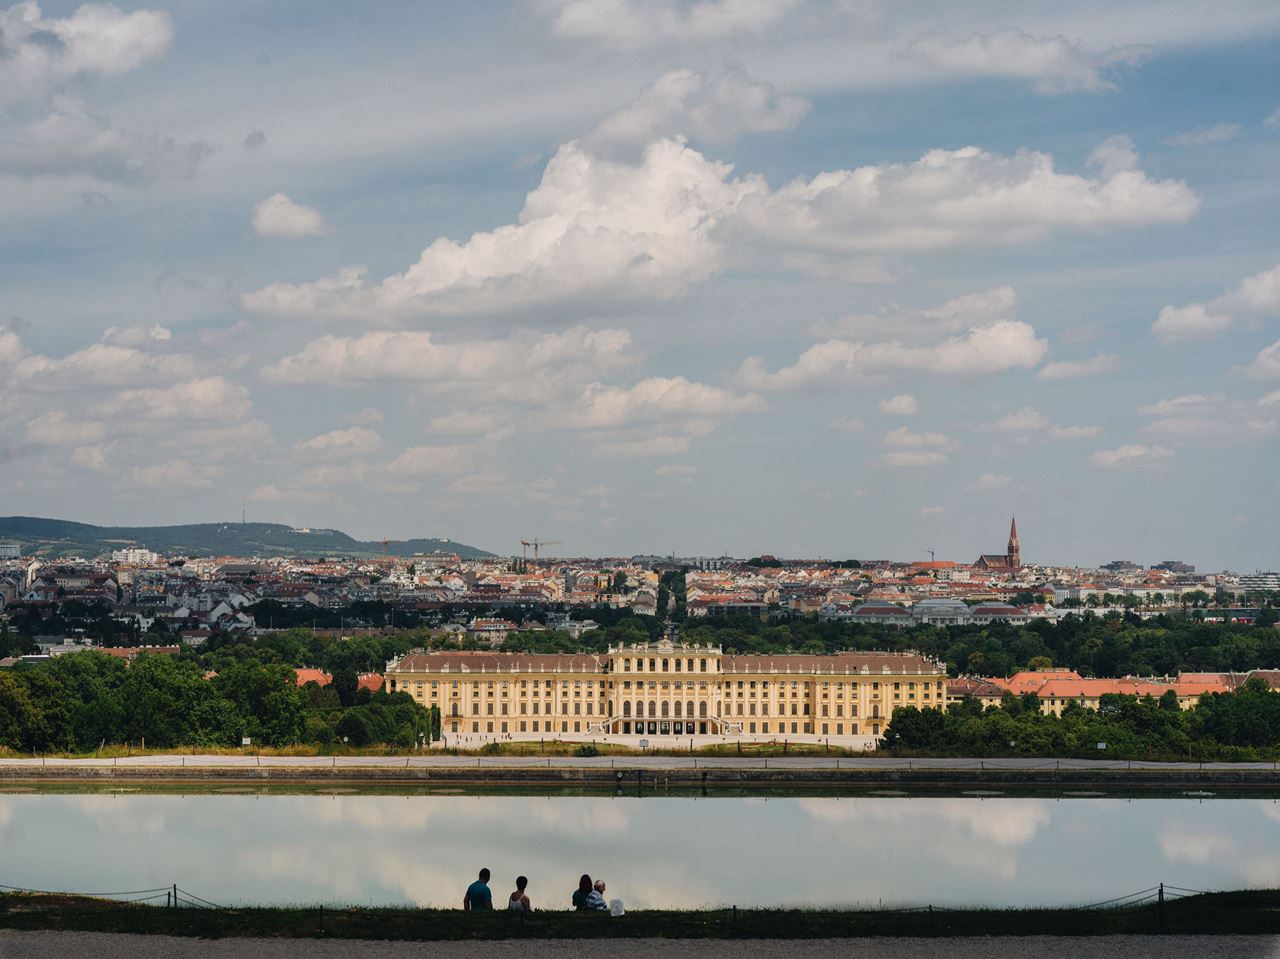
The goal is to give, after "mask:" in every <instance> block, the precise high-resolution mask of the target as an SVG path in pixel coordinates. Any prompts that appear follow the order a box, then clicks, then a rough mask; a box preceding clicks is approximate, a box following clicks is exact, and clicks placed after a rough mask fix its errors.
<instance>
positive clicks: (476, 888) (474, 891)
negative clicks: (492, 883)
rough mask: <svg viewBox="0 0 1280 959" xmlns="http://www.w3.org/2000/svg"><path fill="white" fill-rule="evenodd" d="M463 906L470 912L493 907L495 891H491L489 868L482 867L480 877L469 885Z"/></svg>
mask: <svg viewBox="0 0 1280 959" xmlns="http://www.w3.org/2000/svg"><path fill="white" fill-rule="evenodd" d="M462 908H463V909H465V910H466V911H468V912H479V911H480V910H483V909H492V908H493V893H492V892H490V891H489V870H488V869H481V870H480V878H479V879H477V880H476V881H475V882H473V883H472V884H471V885H469V886H468V887H467V894H466V895H465V896H463V897H462Z"/></svg>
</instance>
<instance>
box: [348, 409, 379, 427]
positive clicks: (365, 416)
mask: <svg viewBox="0 0 1280 959" xmlns="http://www.w3.org/2000/svg"><path fill="white" fill-rule="evenodd" d="M382 419H383V417H382V410H377V409H374V408H373V407H372V406H366V407H365V408H364V409H361V410H356V411H355V412H354V413H348V414H347V415H346V416H344V417H343V418H342V420H343V422H344V423H350V424H351V425H352V426H373V425H374V424H375V423H381V422H382Z"/></svg>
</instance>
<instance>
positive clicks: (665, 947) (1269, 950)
mask: <svg viewBox="0 0 1280 959" xmlns="http://www.w3.org/2000/svg"><path fill="white" fill-rule="evenodd" d="M529 954H530V950H529V945H528V944H527V943H521V942H515V941H509V942H414V943H392V942H369V941H367V940H346V941H343V942H333V941H328V942H317V941H315V940H298V939H221V940H208V939H174V938H170V937H168V936H129V935H106V934H102V933H88V932H12V931H8V930H0V957H3V959H49V957H51V956H93V957H101V959H117V957H118V959H189V957H190V959H196V957H199V959H241V957H244V959H250V957H252V959H302V957H304V956H305V957H307V959H311V957H315V959H348V957H350V959H404V957H406V956H410V957H437V956H438V957H441V959H526V957H527V956H528V955H529ZM537 955H539V956H549V957H553V959H559V957H563V959H641V957H649V956H661V957H662V959H740V957H742V956H744V955H746V956H751V957H757V956H758V957H763V959H831V957H833V956H875V957H876V959H992V957H995V956H998V957H1001V959H1052V957H1057V956H1069V957H1071V959H1116V957H1122V959H1255V957H1259V959H1261V957H1276V956H1280V938H1278V937H1271V936H1145V937H1143V936H1098V937H1095V938H1092V939H1080V938H1061V937H1054V936H1025V937H1022V938H1017V939H1006V938H986V939H963V940H955V939H914V938H904V939H805V940H795V939H754V940H749V941H745V942H744V941H742V940H738V941H734V942H705V941H696V940H688V939H685V940H669V939H668V940H663V939H632V940H628V941H626V942H619V941H617V940H609V941H603V940H597V941H594V942H583V941H582V940H580V939H548V940H543V941H540V942H539V943H538V945H537Z"/></svg>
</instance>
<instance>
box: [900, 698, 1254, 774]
mask: <svg viewBox="0 0 1280 959" xmlns="http://www.w3.org/2000/svg"><path fill="white" fill-rule="evenodd" d="M1040 705H1041V704H1040V700H1039V698H1038V697H1037V696H1036V695H1035V694H1034V693H1029V694H1026V695H1022V696H1015V695H1013V694H1012V693H1010V694H1006V695H1005V697H1004V699H1003V701H1002V702H1001V704H1000V705H999V706H989V707H986V708H985V709H984V708H983V706H982V704H981V703H979V702H978V701H977V700H975V699H966V700H963V701H962V702H960V703H958V704H954V705H952V706H950V707H949V708H948V709H947V710H946V711H945V712H943V711H942V710H939V709H916V708H915V707H914V706H908V707H904V708H899V709H896V710H895V711H894V713H893V719H892V721H891V722H890V724H889V726H888V727H887V728H886V730H885V734H884V748H885V749H887V750H889V751H892V752H895V753H898V754H900V755H924V756H966V757H981V756H992V757H994V756H1036V757H1061V758H1089V759H1099V758H1103V759H1154V760H1192V761H1194V760H1226V761H1258V760H1265V761H1272V760H1275V759H1276V758H1278V757H1280V692H1274V691H1273V690H1272V689H1271V688H1270V687H1269V686H1268V685H1267V683H1266V682H1264V681H1263V680H1261V679H1257V678H1253V679H1250V680H1249V681H1248V682H1246V683H1245V684H1244V685H1243V686H1241V687H1240V688H1239V689H1238V690H1236V691H1235V692H1230V693H1210V694H1208V695H1205V696H1202V697H1201V698H1200V701H1199V704H1198V705H1197V706H1196V707H1195V708H1194V709H1190V710H1184V709H1182V708H1181V707H1180V706H1179V705H1178V698H1177V696H1176V695H1175V694H1174V693H1173V692H1172V691H1170V692H1166V693H1165V694H1164V695H1163V696H1161V697H1160V698H1159V699H1155V698H1153V697H1151V696H1143V697H1138V696H1120V695H1115V696H1111V695H1108V696H1102V697H1100V699H1099V708H1098V709H1096V710H1093V709H1088V708H1085V707H1083V706H1081V705H1079V704H1078V703H1075V702H1072V703H1070V704H1068V705H1067V706H1066V708H1065V709H1064V710H1063V711H1062V715H1061V716H1056V715H1053V714H1052V713H1050V714H1048V715H1046V714H1043V713H1042V712H1041V711H1040Z"/></svg>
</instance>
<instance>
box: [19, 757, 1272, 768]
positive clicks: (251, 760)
mask: <svg viewBox="0 0 1280 959" xmlns="http://www.w3.org/2000/svg"><path fill="white" fill-rule="evenodd" d="M0 766H72V767H75V766H80V767H94V766H116V767H161V768H166V767H167V768H172V767H223V768H244V767H247V766H263V767H268V766H270V767H280V768H295V769H319V768H335V769H338V768H340V769H358V768H361V767H364V768H383V769H387V768H401V769H404V768H408V769H418V768H431V769H456V768H468V769H477V768H478V769H658V770H660V769H850V770H853V769H888V770H897V769H986V770H999V769H1101V770H1127V769H1134V770H1139V769H1165V770H1174V771H1186V770H1192V769H1197V770H1198V769H1205V770H1244V769H1257V770H1273V771H1278V772H1280V767H1278V766H1277V764H1276V763H1261V762H1258V763H1187V762H1181V763H1157V762H1145V761H1142V760H1133V761H1129V760H1123V759H1118V760H1107V759H894V758H890V757H860V756H859V757H845V756H841V757H835V756H785V757H783V756H770V757H767V758H762V757H756V756H733V755H730V756H592V757H580V756H450V755H442V754H439V753H415V754H413V755H409V756H336V757H335V756H262V757H257V756H183V755H177V754H175V755H168V756H158V755H151V756H132V757H128V758H120V759H92V758H90V759H46V758H43V757H41V758H22V759H17V758H0Z"/></svg>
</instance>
